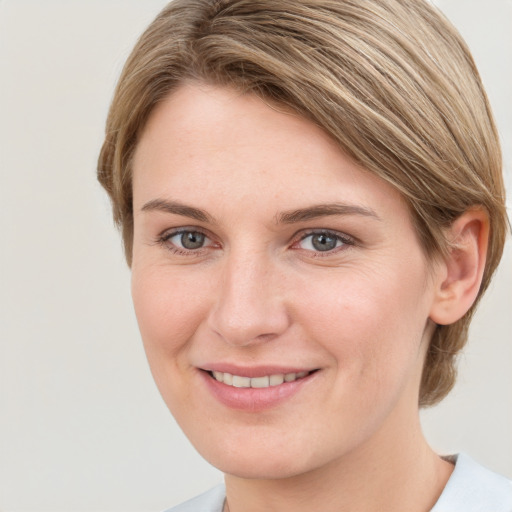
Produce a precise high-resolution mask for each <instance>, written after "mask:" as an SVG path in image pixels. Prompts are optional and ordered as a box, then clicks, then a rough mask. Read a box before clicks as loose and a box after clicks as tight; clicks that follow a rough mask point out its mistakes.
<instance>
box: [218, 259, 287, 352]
mask: <svg viewBox="0 0 512 512" xmlns="http://www.w3.org/2000/svg"><path fill="white" fill-rule="evenodd" d="M220 281H221V282H220V285H219V289H218V293H217V295H216V298H217V300H216V302H215V304H214V305H213V307H212V308H211V310H210V314H209V317H208V324H209V327H210V329H212V330H213V331H214V332H215V333H216V334H217V335H218V336H220V337H221V338H222V339H223V340H224V341H225V342H226V343H229V344H231V345H236V346H246V345H254V344H258V343H262V342H266V341H270V340H273V339H275V338H277V337H278V336H279V335H280V334H282V333H283V332H284V331H286V329H287V328H288V326H289V317H288V313H287V308H286V305H285V300H284V296H283V282H282V279H280V276H279V270H278V269H277V268H276V265H273V264H272V263H271V262H270V261H269V259H268V258H265V257H261V256H260V257H258V256H252V257H246V256H245V257H240V258H237V257H235V256H233V257H231V258H229V259H228V260H227V261H226V262H225V264H224V268H223V271H222V274H221V279H220Z"/></svg>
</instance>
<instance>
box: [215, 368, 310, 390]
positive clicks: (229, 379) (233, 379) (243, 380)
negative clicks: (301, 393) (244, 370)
mask: <svg viewBox="0 0 512 512" xmlns="http://www.w3.org/2000/svg"><path fill="white" fill-rule="evenodd" d="M309 373H310V372H307V371H306V372H298V373H278V374H276V375H265V376H263V377H252V378H250V377H242V376H240V375H232V374H231V373H224V372H212V374H213V377H214V378H215V380H216V381H218V382H223V383H224V384H227V385H228V386H234V387H235V388H268V387H270V386H279V385H281V384H283V382H293V381H294V380H297V379H302V378H303V377H306V376H307V375H309Z"/></svg>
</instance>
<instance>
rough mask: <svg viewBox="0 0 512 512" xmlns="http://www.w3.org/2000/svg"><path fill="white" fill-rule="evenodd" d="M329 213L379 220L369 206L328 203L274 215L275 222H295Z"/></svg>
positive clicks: (324, 215)
mask: <svg viewBox="0 0 512 512" xmlns="http://www.w3.org/2000/svg"><path fill="white" fill-rule="evenodd" d="M329 215H362V216H364V217H373V218H375V219H377V220H379V221H380V220H381V218H380V217H379V216H378V215H377V213H376V212H375V211H373V210H372V209H371V208H367V207H366V206H357V205H352V204H342V203H329V204H318V205H313V206H309V207H307V208H299V209H297V210H290V211H286V212H282V213H280V214H278V215H276V223H277V224H294V223H296V222H304V221H307V220H312V219H317V218H319V217H326V216H329Z"/></svg>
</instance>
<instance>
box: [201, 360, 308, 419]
mask: <svg viewBox="0 0 512 512" xmlns="http://www.w3.org/2000/svg"><path fill="white" fill-rule="evenodd" d="M199 373H200V375H201V378H202V379H203V381H204V382H205V384H206V386H207V388H208V389H209V391H210V392H211V393H212V395H213V396H214V397H215V398H216V399H217V400H218V401H219V402H220V403H221V404H223V405H225V406H227V407H229V408H231V409H238V410H243V411H249V412H258V411H262V410H264V409H270V408H272V407H276V406H278V405H280V404H281V403H282V402H284V401H286V400H288V399H290V398H291V397H293V396H294V395H295V394H297V393H298V392H299V391H300V390H301V389H302V388H303V387H304V386H306V385H307V384H308V383H310V382H311V381H312V380H313V379H314V378H315V375H316V374H317V373H318V372H313V373H310V374H309V375H307V376H306V377H302V378H301V379H297V380H294V381H293V382H283V384H279V385H278V386H269V387H268V388H236V387H235V386H228V385H227V384H223V383H222V382H219V381H218V380H215V379H214V378H213V377H212V376H211V375H210V374H209V373H208V372H206V371H204V370H201V371H200V372H199Z"/></svg>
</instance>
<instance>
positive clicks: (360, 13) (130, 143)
mask: <svg viewBox="0 0 512 512" xmlns="http://www.w3.org/2000/svg"><path fill="white" fill-rule="evenodd" d="M190 81H199V82H203V83H207V84H211V85H217V86H224V87H231V88H235V89H237V90H239V91H241V92H243V93H252V94H256V95H258V96H259V97H261V98H263V99H264V100H265V101H267V102H272V103H273V104H278V105H281V106H283V107H285V108H286V109H291V110H292V111H294V112H296V113H298V114H299V115H301V116H303V117H305V118H307V119H309V120H311V121H313V122H314V123H316V124H317V125H319V126H320V127H321V128H323V130H325V132H326V133H327V134H329V135H330V136H331V137H332V138H333V139H334V140H335V141H336V142H337V143H338V144H339V147H340V148H342V149H343V150H344V151H345V152H346V153H347V154H348V155H350V156H351V157H352V158H353V159H354V160H355V161H356V162H358V163H359V164H360V165H362V166H363V167H364V168H365V169H367V170H368V171H369V172H371V173H374V174H375V175H377V176H379V177H380V178H382V179H384V180H385V181H386V182H388V183H390V184H391V185H392V186H393V187H395V189H397V190H398V191H399V192H400V194H401V195H402V197H403V198H404V199H405V201H406V202H407V204H408V206H409V209H410V211H411V218H412V220H413V222H414V225H415V228H416V231H417V234H418V238H419V240H420V243H421V245H422V247H423V249H424V252H425V254H426V255H427V257H428V260H429V261H431V260H432V259H433V258H435V257H437V256H442V255H444V254H446V253H447V251H448V250H449V241H448V240H447V239H446V237H445V235H444V233H445V228H447V227H449V226H450V225H451V223H452V222H453V221H454V220H455V219H457V218H458V217H459V216H460V215H461V214H462V213H464V212H465V211H467V210H468V209H470V208H472V207H475V206H477V205H478V206H480V207H483V208H484V209H485V210H486V212H487V213H488V215H489V218H490V235H489V245H488V252H487V260H486V266H485V270H484V275H483V280H482V284H481V289H480V293H479V296H478V298H477V301H476V302H475V304H473V307H472V308H471V309H470V310H469V311H468V313H467V314H466V315H465V316H464V317H463V318H461V319H460V320H459V321H457V322H455V323H454V324H451V325H438V326H436V329H435V332H434V334H433V336H432V339H431V341H430V345H429V348H428V352H427V355H426V359H425V365H424V369H423V374H422V381H421V386H420V394H419V405H420V406H427V405H433V404H435V403H437V402H438V401H440V400H441V399H442V398H444V396H445V395H446V394H447V393H448V392H449V391H450V389H451V388H452V387H453V385H454V382H455V376H456V356H457V354H458V352H459V351H460V349H461V348H462V347H463V346H464V344H465V343H466V340H467V335H468V327H469V323H470V320H471V317H472V315H473V312H474V310H475V307H476V304H477V302H478V300H479V299H480V297H481V295H482V293H483V292H484V291H485V289H486V288H487V286H488V284H489V282H490V279H491V277H492V274H493V273H494V271H495V269H496V267H497V265H498V262H499V260H500V258H501V254H502V251H503V245H504V241H505V237H506V232H507V223H508V220H507V214H506V209H505V192H504V184H503V176H502V161H501V152H500V147H499V141H498V135H497V131H496V128H495V124H494V121H493V117H492V113H491V110H490V106H489V102H488V100H487V97H486V94H485V91H484V89H483V86H482V83H481V80H480V77H479V74H478V71H477V69H476V67H475V64H474V62H473V59H472V57H471V54H470V52H469V50H468V48H467V46H466V44H465V42H464V41H463V40H462V38H461V36H460V35H459V33H458V32H457V31H456V29H455V28H454V27H453V26H452V25H451V24H450V23H449V22H448V21H447V20H446V19H445V17H444V16H443V15H442V14H441V13H440V12H438V11H437V10H436V9H435V8H434V7H433V6H432V5H430V4H429V3H428V2H427V1H424V0H174V1H173V2H171V3H170V4H169V5H168V6H167V7H165V8H164V9H163V11H162V12H161V13H160V14H159V15H158V16H157V18H156V19H155V20H154V21H153V22H152V23H151V25H150V26H149V27H148V28H147V30H146V31H145V32H144V33H143V35H142V36H141V37H140V39H139V40H138V42H137V44H136V46H135V48H134V49H133V51H132V53H131V55H130V57H129V58H128V60H127V62H126V64H125V67H124V69H123V72H122V74H121V76H120V79H119V82H118V85H117V88H116V91H115V94H114V98H113V101H112V105H111V108H110V111H109V114H108V119H107V125H106V136H105V141H104V143H103V147H102V150H101V154H100V157H99V162H98V179H99V181H100V183H101V184H102V185H103V187H104V188H105V189H106V190H107V192H108V194H109V195H110V198H111V201H112V206H113V215H114V220H115V222H116V223H117V225H118V226H119V227H120V228H121V230H122V234H123V241H124V249H125V255H126V259H127V262H128V264H129V265H131V258H132V243H133V210H132V169H131V160H132V156H133V154H134V150H135V148H136V146H137V141H138V139H139V137H140V134H141V132H142V130H143V129H144V127H145V124H146V121H147V119H148V117H149V115H150V114H151V112H152V110H153V109H154V107H155V106H156V105H157V104H158V103H159V102H161V101H162V100H163V99H164V98H166V97H167V96H168V95H169V94H170V93H171V92H172V91H173V90H175V89H176V88H177V87H179V86H180V85H182V84H184V83H185V82H190Z"/></svg>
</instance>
